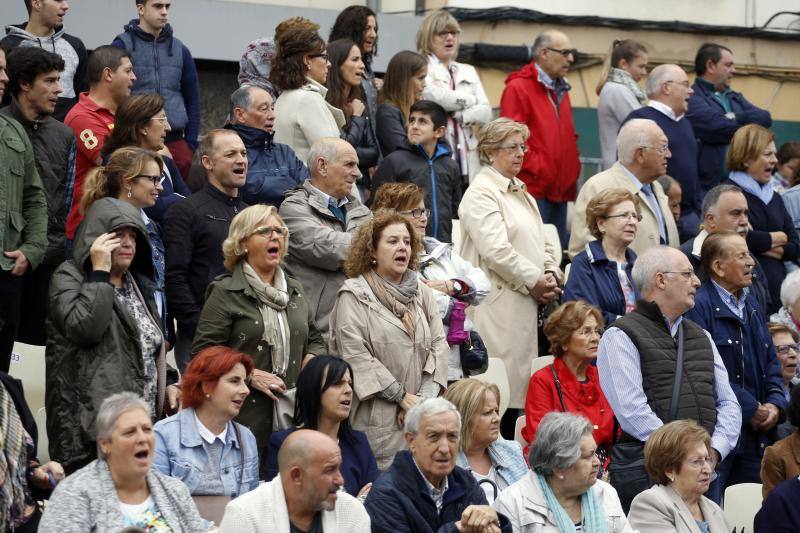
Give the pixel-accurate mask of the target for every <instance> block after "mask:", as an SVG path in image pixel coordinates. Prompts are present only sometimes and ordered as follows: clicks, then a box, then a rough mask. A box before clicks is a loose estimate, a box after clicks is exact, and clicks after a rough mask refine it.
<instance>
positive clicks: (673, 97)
mask: <svg viewBox="0 0 800 533" xmlns="http://www.w3.org/2000/svg"><path fill="white" fill-rule="evenodd" d="M693 94H694V90H692V88H691V87H690V86H689V77H688V76H687V75H686V72H685V71H684V70H683V69H682V68H681V67H679V66H678V65H673V64H669V63H667V64H665V65H659V66H657V67H656V68H654V69H653V70H652V71H651V72H650V76H649V77H648V78H647V97H648V98H650V99H651V100H655V101H656V102H661V103H662V104H665V105H668V106H669V107H670V109H672V112H673V113H675V116H678V117H679V116H681V115H683V114H684V113H686V111H687V109H688V108H689V97H690V96H692V95H693Z"/></svg>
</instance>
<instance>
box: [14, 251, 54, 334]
mask: <svg viewBox="0 0 800 533" xmlns="http://www.w3.org/2000/svg"><path fill="white" fill-rule="evenodd" d="M56 268H57V265H44V264H43V265H39V266H38V267H36V270H28V271H27V272H26V273H25V275H24V276H22V301H23V302H25V305H23V306H21V309H20V317H19V329H18V330H17V341H19V342H24V343H25V344H33V345H36V346H46V345H47V335H46V334H45V327H44V323H45V321H46V320H47V311H48V309H49V307H50V306H49V301H50V298H49V296H50V279H51V278H52V277H53V272H55V271H56Z"/></svg>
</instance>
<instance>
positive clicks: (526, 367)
mask: <svg viewBox="0 0 800 533" xmlns="http://www.w3.org/2000/svg"><path fill="white" fill-rule="evenodd" d="M458 217H459V219H460V220H461V250H460V254H461V256H462V257H463V258H464V259H466V260H467V261H469V262H470V263H472V264H473V265H477V266H479V267H480V268H481V269H482V270H483V271H484V272H485V273H486V275H487V276H488V277H489V281H490V282H491V284H492V292H491V293H490V294H489V296H488V297H487V298H486V300H484V302H483V303H482V304H481V305H480V306H477V307H474V308H470V311H469V312H470V313H471V318H472V320H473V322H474V323H475V330H476V331H477V332H478V333H479V334H480V336H481V337H482V338H483V341H484V342H485V343H486V347H487V349H488V351H489V356H490V357H499V358H501V359H502V360H503V362H504V363H505V364H506V370H507V371H508V381H509V385H510V391H511V394H510V398H509V407H512V408H516V409H522V408H523V407H525V393H526V391H527V389H528V381H529V380H530V375H531V373H530V368H531V361H532V360H533V358H535V357H537V356H538V355H539V354H538V352H539V350H538V336H537V313H538V306H537V304H536V300H534V299H533V297H532V296H531V295H530V294H529V293H528V289H527V287H532V286H534V285H536V282H537V281H538V280H539V277H540V276H541V275H542V274H543V273H544V272H545V271H551V272H553V273H555V275H556V277H557V278H558V279H559V280H560V279H561V270H560V269H559V267H558V265H559V262H558V261H557V260H556V258H555V256H554V254H553V250H554V248H553V246H552V245H551V244H550V243H548V242H547V241H546V239H545V234H544V226H543V224H542V217H541V215H539V209H538V208H537V207H536V201H535V200H534V199H533V197H532V196H531V195H529V194H528V193H527V192H526V189H525V185H524V184H523V183H522V182H521V181H519V180H517V179H515V180H514V182H513V183H512V182H511V181H510V180H509V179H508V178H505V177H504V176H502V175H501V174H499V173H498V172H497V171H495V170H494V169H492V168H490V167H483V168H482V169H481V170H480V172H478V174H477V175H476V176H475V179H474V180H473V182H472V183H471V184H470V186H469V188H468V189H467V192H465V193H464V197H463V199H462V200H461V205H460V206H459V208H458Z"/></svg>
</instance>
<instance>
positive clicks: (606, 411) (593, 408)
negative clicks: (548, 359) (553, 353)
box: [522, 358, 614, 447]
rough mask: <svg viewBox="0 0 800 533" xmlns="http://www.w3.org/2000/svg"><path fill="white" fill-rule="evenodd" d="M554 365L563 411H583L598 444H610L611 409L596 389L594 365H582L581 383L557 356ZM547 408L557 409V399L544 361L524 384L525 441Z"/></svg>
mask: <svg viewBox="0 0 800 533" xmlns="http://www.w3.org/2000/svg"><path fill="white" fill-rule="evenodd" d="M554 365H555V367H556V373H557V374H558V379H559V381H560V382H561V391H562V393H563V395H564V405H565V406H566V408H567V411H568V412H570V413H578V414H581V415H584V416H585V417H587V418H588V419H589V420H590V421H591V423H592V425H593V426H594V432H593V433H592V435H593V436H594V440H595V442H596V443H597V446H598V447H600V446H606V447H607V446H610V445H611V437H612V435H613V433H614V412H613V411H612V410H611V406H610V405H609V404H608V400H606V397H605V395H603V391H602V390H601V389H600V381H599V378H598V376H597V368H595V367H594V366H591V365H590V366H589V368H587V369H586V377H587V380H588V381H587V382H586V383H581V382H579V381H578V379H577V378H576V377H575V375H574V374H573V373H572V372H571V371H570V370H569V368H567V365H565V364H564V361H562V360H561V359H560V358H556V360H555V363H554ZM551 411H558V412H561V402H560V401H559V399H558V390H557V389H556V382H555V380H554V379H553V371H552V370H550V366H549V365H548V366H546V367H544V368H542V369H541V370H539V371H537V372H536V373H535V374H534V375H533V376H531V381H530V383H529V384H528V395H527V397H526V398H525V428H524V429H523V430H522V436H523V437H524V438H525V440H526V441H528V442H533V439H534V437H535V436H536V429H537V428H538V427H539V422H541V420H542V417H544V415H546V414H547V413H549V412H551Z"/></svg>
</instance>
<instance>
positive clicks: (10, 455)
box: [0, 384, 33, 531]
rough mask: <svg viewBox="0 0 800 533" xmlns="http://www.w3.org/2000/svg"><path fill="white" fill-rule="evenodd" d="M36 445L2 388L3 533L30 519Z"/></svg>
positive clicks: (0, 523)
mask: <svg viewBox="0 0 800 533" xmlns="http://www.w3.org/2000/svg"><path fill="white" fill-rule="evenodd" d="M28 444H30V445H32V444H33V443H32V441H31V438H30V436H29V435H28V433H27V432H26V431H25V428H23V427H22V421H21V420H20V418H19V414H18V413H17V409H16V407H14V400H13V399H12V398H11V394H9V393H8V391H7V390H6V388H5V386H3V385H2V384H0V531H6V530H7V529H8V528H9V527H10V526H12V525H13V526H17V525H20V524H22V523H24V521H25V520H26V519H27V518H28V516H27V515H26V513H25V510H26V501H27V498H26V488H27V483H26V479H25V476H26V473H27V470H28V469H27V464H28V450H27V445H28Z"/></svg>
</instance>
